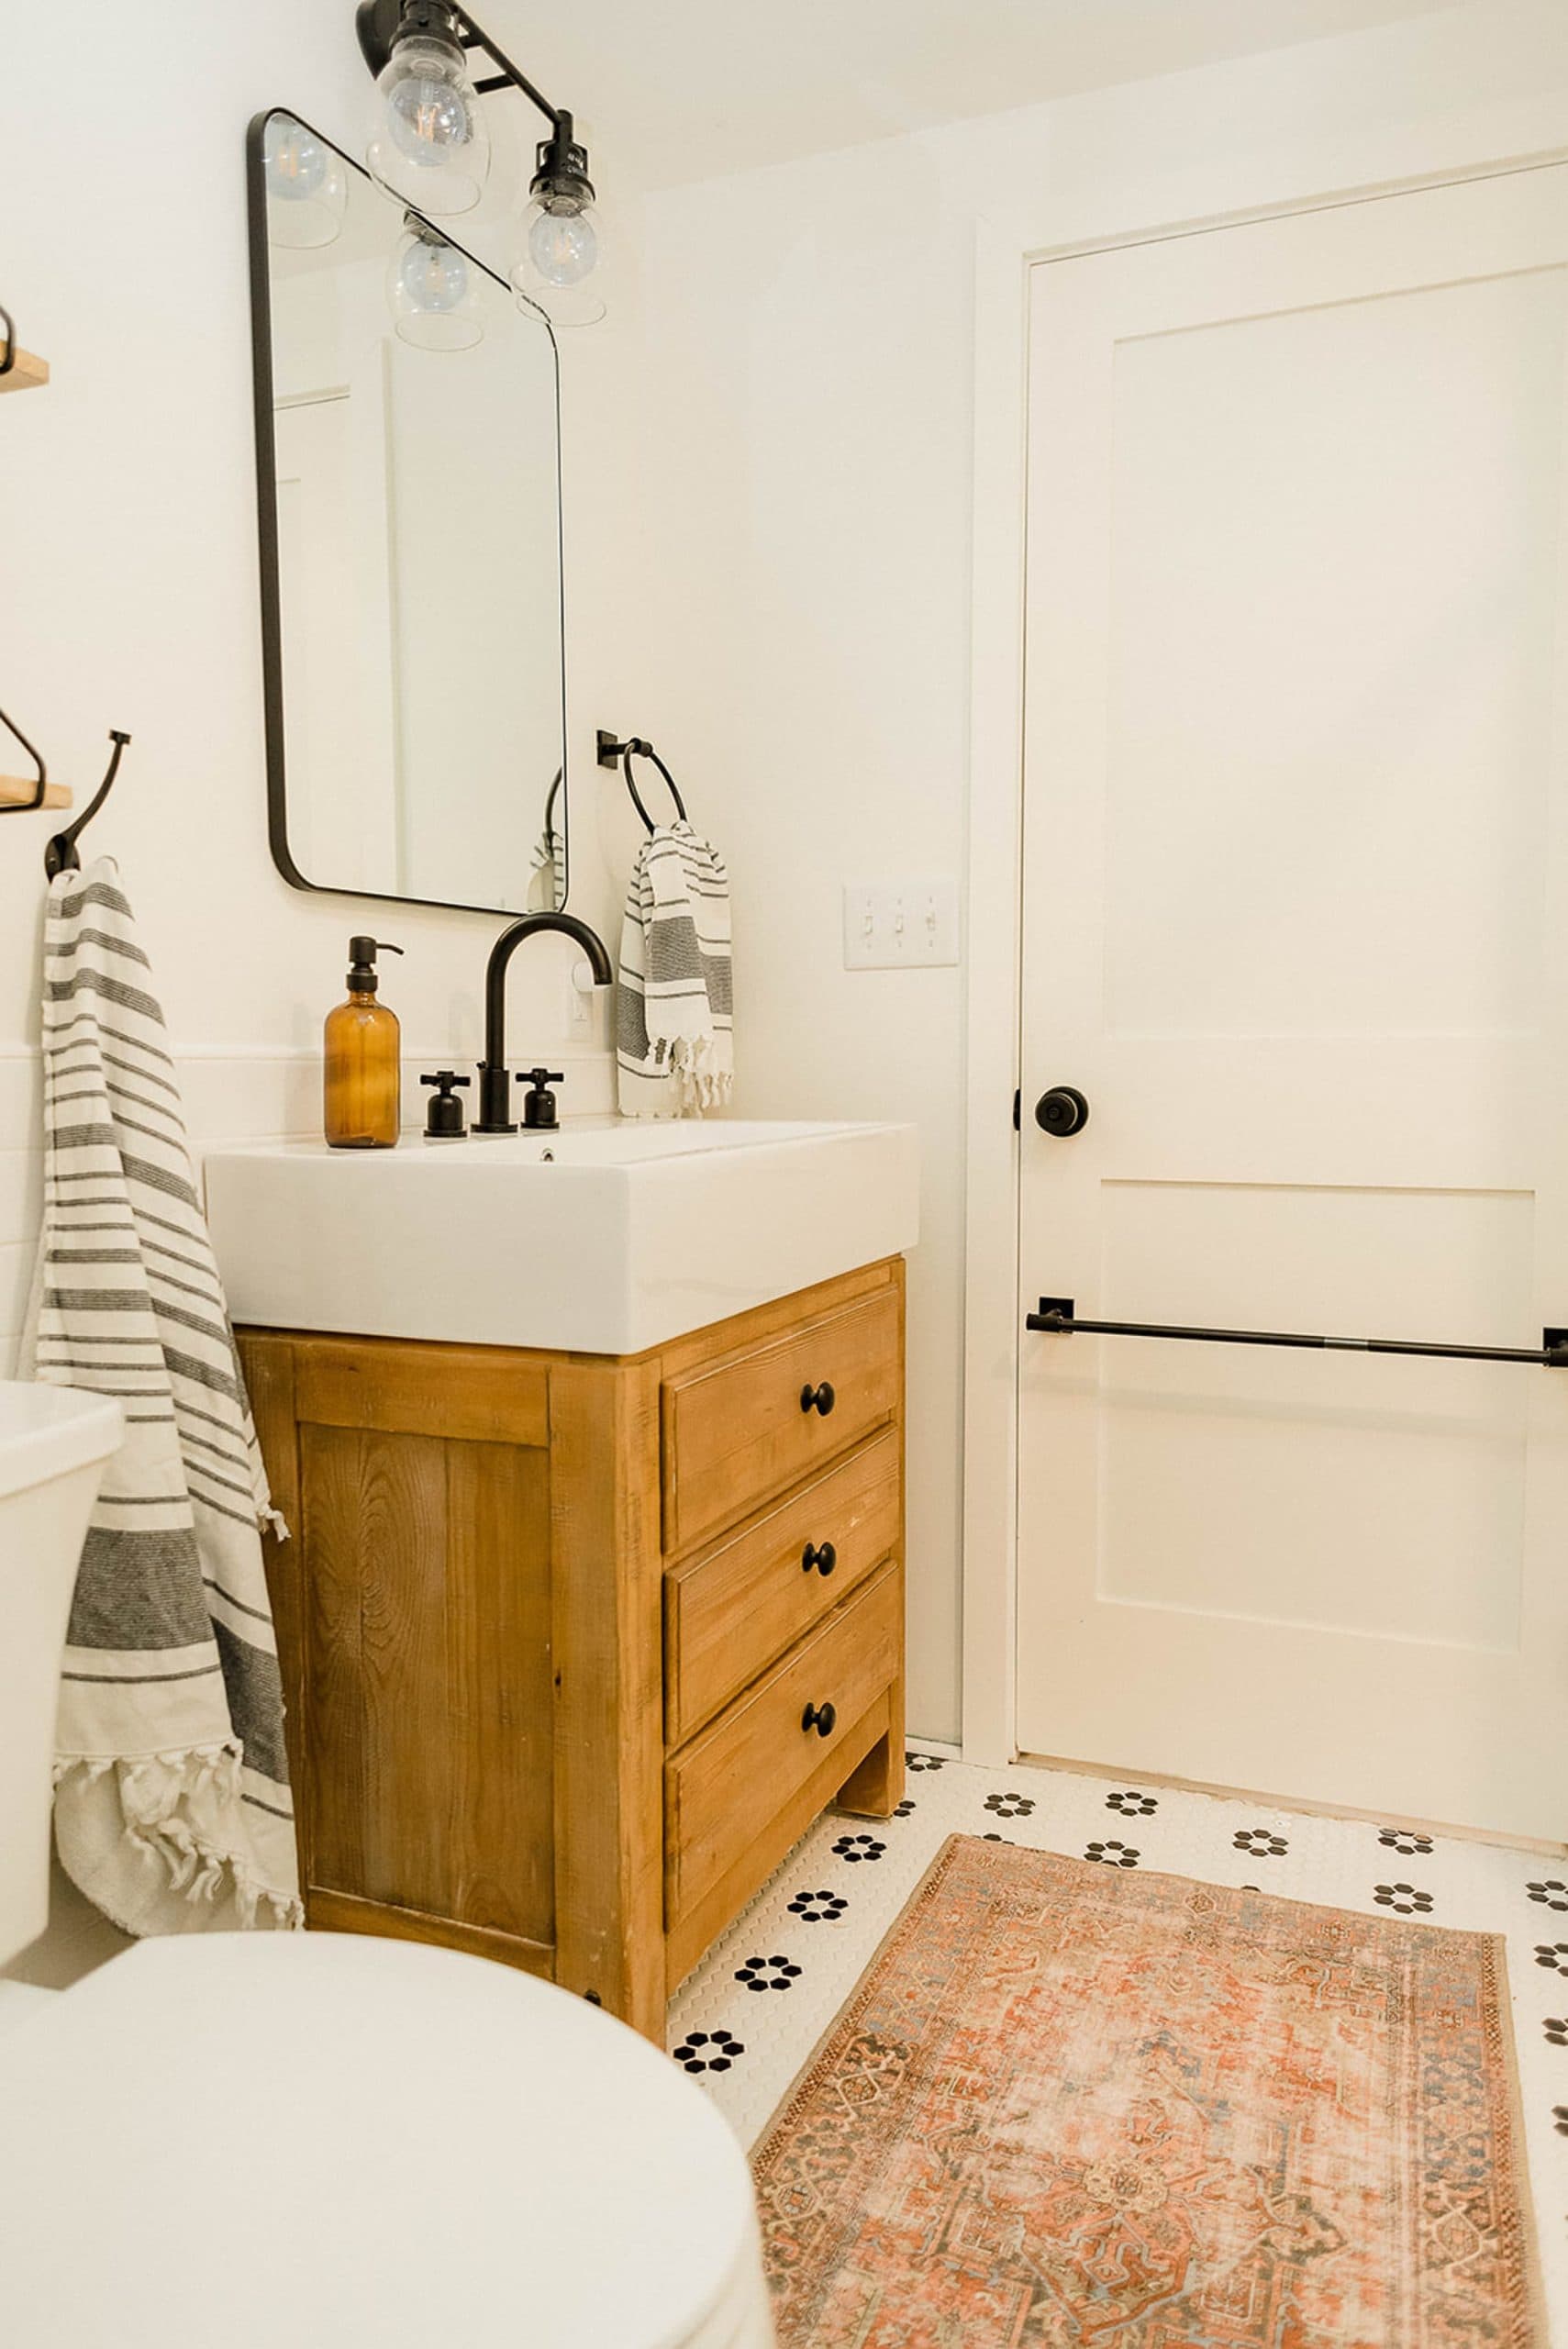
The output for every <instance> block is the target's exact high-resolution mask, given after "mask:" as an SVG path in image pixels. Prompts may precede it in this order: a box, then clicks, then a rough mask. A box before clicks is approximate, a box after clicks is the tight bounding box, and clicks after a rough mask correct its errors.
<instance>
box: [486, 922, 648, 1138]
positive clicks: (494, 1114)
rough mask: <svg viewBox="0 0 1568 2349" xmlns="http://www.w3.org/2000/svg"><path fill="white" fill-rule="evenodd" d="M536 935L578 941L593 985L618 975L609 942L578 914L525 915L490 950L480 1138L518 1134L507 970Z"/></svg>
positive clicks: (487, 966) (604, 984) (607, 982)
mask: <svg viewBox="0 0 1568 2349" xmlns="http://www.w3.org/2000/svg"><path fill="white" fill-rule="evenodd" d="M536 930H555V931H557V932H559V934H560V935H561V936H562V938H570V939H573V940H574V941H575V942H576V943H577V945H579V946H580V947H581V948H582V950H583V952H584V954H585V955H586V956H587V958H588V963H589V967H590V968H591V970H592V971H593V974H594V985H595V986H599V987H607V986H608V985H610V983H611V981H612V979H613V978H614V976H615V973H614V971H613V970H612V968H611V966H610V958H609V954H608V952H607V951H606V946H605V941H604V940H603V939H602V938H601V937H600V936H599V934H598V932H597V930H590V929H589V927H588V924H587V923H586V922H585V921H579V920H578V919H577V917H576V915H575V914H556V913H541V914H525V915H524V916H523V917H522V919H521V920H520V921H515V922H513V924H512V925H511V928H510V929H509V930H503V931H502V932H501V935H500V937H499V938H498V939H497V940H496V941H495V945H494V946H493V947H492V948H491V949H490V960H489V962H488V963H486V965H485V970H484V1059H483V1060H482V1061H481V1062H480V1063H479V1116H478V1117H477V1119H475V1120H474V1123H473V1129H472V1130H473V1132H474V1133H476V1134H515V1133H516V1132H517V1127H516V1126H515V1125H514V1124H513V1123H512V1077H511V1072H510V1070H509V1069H508V1068H507V1066H506V970H507V966H508V964H509V963H510V962H511V960H512V957H513V955H514V954H515V953H516V952H517V948H518V947H519V946H520V945H521V944H522V942H523V941H524V939H525V938H531V937H532V936H533V935H534V933H535V931H536Z"/></svg>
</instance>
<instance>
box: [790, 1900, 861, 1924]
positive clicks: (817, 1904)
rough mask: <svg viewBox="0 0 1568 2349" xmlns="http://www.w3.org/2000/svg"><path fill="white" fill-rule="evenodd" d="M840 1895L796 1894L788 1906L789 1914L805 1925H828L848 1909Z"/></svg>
mask: <svg viewBox="0 0 1568 2349" xmlns="http://www.w3.org/2000/svg"><path fill="white" fill-rule="evenodd" d="M849 1905H850V1904H849V1902H848V1901H847V1900H846V1899H845V1898H843V1896H842V1894H840V1893H837V1892H797V1893H796V1894H795V1898H794V1899H793V1900H792V1901H791V1902H790V1904H789V1913H790V1915H791V1916H792V1917H798V1918H799V1919H800V1920H801V1922H802V1923H803V1924H806V1925H823V1924H828V1925H830V1924H832V1923H834V1921H835V1920H837V1919H838V1918H840V1917H841V1916H842V1915H843V1913H844V1911H845V1909H847V1908H848V1907H849Z"/></svg>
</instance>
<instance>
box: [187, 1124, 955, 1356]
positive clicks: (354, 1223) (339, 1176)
mask: <svg viewBox="0 0 1568 2349" xmlns="http://www.w3.org/2000/svg"><path fill="white" fill-rule="evenodd" d="M206 1193H207V1213H208V1216H209V1219H210V1221H211V1224H212V1232H213V1240H214V1242H215V1245H216V1246H217V1256H218V1262H219V1264H221V1266H222V1268H223V1276H224V1279H225V1282H226V1283H227V1285H228V1302H229V1309H230V1311H231V1313H232V1314H233V1317H234V1319H235V1320H236V1321H239V1322H245V1323H250V1324H262V1325H266V1326H269V1327H271V1328H273V1329H288V1330H338V1331H340V1332H344V1333H349V1334H354V1335H361V1336H365V1337H384V1338H431V1339H437V1340H442V1339H444V1340H447V1341H458V1342H462V1343H467V1344H471V1345H493V1346H539V1347H548V1348H551V1349H563V1350H568V1351H573V1352H576V1353H604V1354H631V1353H642V1352H644V1351H645V1350H646V1349H648V1348H650V1347H652V1346H658V1345H662V1344H664V1343H665V1342H666V1341H668V1340H669V1339H671V1338H675V1337H680V1336H682V1335H683V1334H684V1332H686V1331H687V1330H698V1329H702V1328H705V1327H706V1325H707V1324H708V1323H709V1322H712V1321H720V1320H723V1319H725V1318H726V1316H727V1315H729V1314H732V1313H743V1312H745V1311H747V1310H748V1309H749V1308H751V1307H752V1306H756V1305H763V1304H766V1303H767V1302H768V1301H769V1300H770V1299H771V1298H773V1297H787V1296H789V1295H791V1294H792V1293H793V1292H794V1291H795V1290H796V1289H801V1288H806V1287H809V1286H811V1284H812V1283H813V1282H814V1281H822V1280H830V1279H831V1278H833V1277H834V1275H837V1274H840V1273H845V1272H850V1271H852V1270H853V1269H854V1268H855V1266H857V1265H859V1264H872V1263H874V1262H876V1261H877V1260H878V1259H880V1258H882V1257H884V1256H892V1255H896V1254H899V1253H900V1252H903V1251H904V1250H905V1249H907V1248H910V1247H912V1246H913V1245H914V1243H915V1241H916V1239H917V1236H918V1224H919V1218H918V1165H917V1141H916V1134H915V1130H914V1128H913V1127H912V1126H890V1125H799V1124H787V1123H771V1124H770V1123H757V1122H746V1121H742V1120H740V1119H734V1120H725V1119H718V1120H713V1121H706V1120H705V1121H703V1122H700V1123H699V1122H691V1123H686V1122H681V1123H671V1124H647V1125H644V1124H632V1123H627V1122H623V1121H621V1120H619V1119H604V1120H599V1119H584V1120H583V1121H582V1122H581V1123H573V1124H571V1125H568V1126H564V1127H562V1128H561V1129H560V1130H559V1131H557V1132H555V1133H519V1134H517V1135H516V1136H514V1137H506V1138H502V1137H495V1138H487V1137H470V1138H469V1139H468V1140H467V1141H448V1142H426V1141H422V1140H421V1139H419V1138H418V1137H417V1136H412V1135H409V1136H406V1137H405V1138H404V1140H403V1141H402V1142H401V1143H400V1144H399V1146H398V1147H397V1149H395V1150H372V1151H361V1150H328V1148H327V1146H326V1144H325V1143H324V1142H281V1143H271V1144H267V1145H265V1146H261V1147H257V1148H252V1149H240V1150H217V1151H214V1152H211V1153H210V1154H209V1155H208V1157H207V1161H206Z"/></svg>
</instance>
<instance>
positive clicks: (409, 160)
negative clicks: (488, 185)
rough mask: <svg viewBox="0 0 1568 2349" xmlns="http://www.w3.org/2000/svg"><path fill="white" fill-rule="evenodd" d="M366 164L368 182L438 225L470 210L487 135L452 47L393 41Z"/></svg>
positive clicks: (374, 107)
mask: <svg viewBox="0 0 1568 2349" xmlns="http://www.w3.org/2000/svg"><path fill="white" fill-rule="evenodd" d="M365 161H366V162H367V163H368V164H369V166H370V170H371V174H372V176H373V178H375V179H378V180H379V181H380V182H381V184H382V185H383V186H384V187H386V188H390V189H391V190H392V192H393V194H394V195H400V196H402V197H403V198H404V200H405V201H406V203H409V204H414V205H417V206H418V208H419V210H420V211H421V212H424V213H428V214H429V215H431V216H432V217H434V218H437V219H445V218H450V217H451V215H452V214H454V213H458V212H470V211H472V210H473V206H475V205H476V204H477V203H478V201H479V199H480V197H481V196H482V195H484V183H485V180H486V178H487V177H488V175H489V171H490V134H489V132H488V131H487V130H486V128H485V127H484V108H483V107H482V106H481V105H480V103H479V93H478V92H477V91H476V90H475V88H474V86H473V83H472V82H471V81H470V80H469V78H468V66H467V62H466V61H465V60H464V57H463V53H462V50H461V49H459V48H458V47H457V45H456V43H455V42H453V41H448V40H438V39H435V38H434V37H433V36H431V35H428V34H420V35H417V36H416V37H415V38H414V39H409V40H400V41H399V42H398V44H397V46H396V48H395V50H393V52H392V55H391V57H390V58H389V60H388V61H387V62H386V64H385V65H384V68H383V69H382V72H381V73H380V74H379V75H378V77H377V80H376V85H375V95H374V96H373V100H372V104H371V130H370V139H369V140H368V142H367V145H366V148H365Z"/></svg>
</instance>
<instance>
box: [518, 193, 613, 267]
mask: <svg viewBox="0 0 1568 2349" xmlns="http://www.w3.org/2000/svg"><path fill="white" fill-rule="evenodd" d="M528 253H529V257H530V258H531V260H532V262H533V265H534V267H535V268H536V269H537V270H538V272H539V275H540V277H542V278H543V280H544V282H545V284H547V285H580V284H582V282H583V280H584V278H585V277H586V276H587V274H588V273H589V271H590V270H591V269H592V268H593V266H594V264H595V262H596V261H597V260H598V258H599V239H598V233H597V231H596V230H595V227H594V221H593V216H592V214H591V213H589V212H588V211H586V210H583V211H577V212H564V211H552V210H551V209H550V206H548V205H540V206H538V208H537V209H536V211H535V214H534V217H533V219H532V221H531V222H530V223H529V227H528Z"/></svg>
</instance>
